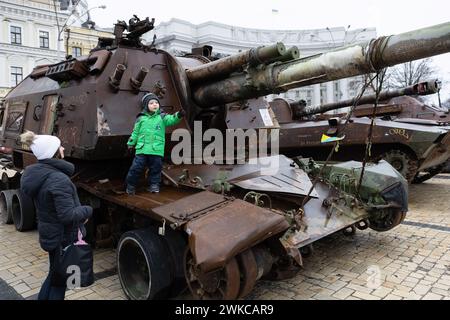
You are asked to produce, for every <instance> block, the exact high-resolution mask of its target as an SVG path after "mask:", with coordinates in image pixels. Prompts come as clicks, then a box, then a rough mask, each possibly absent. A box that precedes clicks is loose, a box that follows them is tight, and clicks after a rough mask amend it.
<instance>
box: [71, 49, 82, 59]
mask: <svg viewBox="0 0 450 320" xmlns="http://www.w3.org/2000/svg"><path fill="white" fill-rule="evenodd" d="M79 56H81V48H80V47H73V48H72V57H79Z"/></svg>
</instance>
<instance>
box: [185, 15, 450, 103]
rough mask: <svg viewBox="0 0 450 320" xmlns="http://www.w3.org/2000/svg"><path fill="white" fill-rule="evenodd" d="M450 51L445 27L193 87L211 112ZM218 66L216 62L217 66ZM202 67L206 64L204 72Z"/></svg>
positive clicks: (381, 39)
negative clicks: (212, 109) (235, 102)
mask: <svg viewBox="0 0 450 320" xmlns="http://www.w3.org/2000/svg"><path fill="white" fill-rule="evenodd" d="M449 51H450V22H447V23H443V24H440V25H435V26H431V27H428V28H423V29H418V30H415V31H410V32H406V33H402V34H398V35H392V36H387V37H379V38H377V39H373V40H371V41H369V42H367V43H364V44H355V45H352V46H347V47H343V48H339V49H336V50H333V51H330V52H326V53H321V54H318V55H314V56H310V57H305V58H301V59H297V60H293V61H287V62H282V63H280V62H277V63H274V64H270V65H267V66H263V67H262V68H261V67H258V68H248V69H247V70H246V72H245V74H244V73H242V74H238V75H233V76H231V77H229V78H226V79H223V80H220V81H216V82H212V83H209V84H207V85H202V86H197V87H195V86H194V90H193V97H194V100H195V101H196V102H197V104H198V105H199V106H202V107H210V106H215V105H223V104H226V103H230V102H234V101H239V100H243V99H250V98H256V97H260V96H265V95H267V94H272V93H280V92H284V91H287V90H289V89H292V88H297V87H302V86H308V85H311V84H316V83H323V82H327V81H332V80H337V79H342V78H347V77H352V76H357V75H361V74H367V73H372V72H376V71H378V70H381V69H383V68H385V67H390V66H393V65H396V64H399V63H404V62H407V61H411V60H417V59H422V58H426V57H430V56H434V55H438V54H442V53H446V52H449ZM218 63H220V60H219V61H218ZM206 66H207V65H205V67H206Z"/></svg>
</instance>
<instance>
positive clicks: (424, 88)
mask: <svg viewBox="0 0 450 320" xmlns="http://www.w3.org/2000/svg"><path fill="white" fill-rule="evenodd" d="M440 85H441V82H440V81H438V80H434V81H426V82H420V83H416V84H414V85H412V86H409V87H405V88H401V89H397V90H387V91H382V92H380V94H379V97H378V101H385V100H388V99H392V98H395V97H400V96H413V95H418V96H419V95H420V96H425V95H429V94H433V93H437V92H438V91H439V90H440ZM376 99H377V95H376V94H371V95H367V96H362V97H361V99H359V100H356V98H354V99H347V100H342V101H339V102H334V103H327V104H323V105H320V106H308V107H303V108H302V107H301V106H300V105H301V104H300V103H298V102H293V103H291V104H290V105H291V107H292V108H293V109H295V117H296V118H300V117H304V116H310V115H313V114H318V113H324V112H327V111H331V110H336V109H339V108H345V107H348V106H353V105H355V104H356V105H357V106H359V105H363V104H369V103H375V101H376Z"/></svg>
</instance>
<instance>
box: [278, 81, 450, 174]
mask: <svg viewBox="0 0 450 320" xmlns="http://www.w3.org/2000/svg"><path fill="white" fill-rule="evenodd" d="M438 89H439V87H438V82H436V81H430V82H422V83H418V84H415V85H413V86H410V87H406V88H402V89H398V90H394V91H383V92H381V93H380V96H379V99H380V100H379V101H380V103H379V105H377V109H376V110H375V115H376V116H377V119H376V120H375V123H374V128H373V135H372V146H371V153H370V157H369V160H371V161H379V160H380V159H383V160H386V161H388V162H389V163H390V164H391V165H393V166H394V168H395V169H397V170H398V171H399V172H400V173H401V174H402V175H403V176H404V177H405V178H406V179H407V180H408V181H409V182H413V183H420V182H423V181H425V180H427V179H429V178H431V177H433V176H434V175H436V174H438V173H439V172H441V170H442V169H443V167H444V166H445V164H446V162H447V160H448V159H449V157H450V133H448V129H449V127H448V126H446V125H447V121H448V119H449V118H448V112H447V113H445V112H444V111H443V110H436V108H432V107H429V106H426V105H425V104H423V103H420V102H419V101H418V100H416V99H414V98H412V97H409V96H407V95H426V94H432V93H435V92H437V90H438ZM387 99H388V100H387ZM375 100H376V95H368V96H363V97H362V98H361V99H360V100H359V101H356V99H349V100H345V101H341V102H336V103H330V104H325V105H321V106H309V107H308V106H306V105H304V103H303V104H302V103H301V102H302V101H297V102H290V101H287V100H285V99H281V98H277V99H275V100H274V101H272V102H271V107H272V110H273V111H274V112H275V114H276V115H277V117H278V119H279V121H281V122H282V123H281V124H280V125H281V136H280V150H281V151H282V153H284V154H287V155H289V156H298V155H302V156H306V157H313V158H314V159H316V160H325V159H326V158H327V157H328V154H329V153H330V151H331V149H332V148H333V146H330V144H328V143H323V142H322V141H321V137H322V134H326V135H328V136H332V137H343V136H345V138H344V139H343V140H342V141H340V142H339V149H338V150H339V151H338V152H336V153H335V154H334V155H333V159H332V160H336V161H347V160H360V161H362V160H363V159H364V156H365V148H366V143H367V136H368V133H369V130H370V126H371V119H370V118H371V117H372V114H373V112H374V108H373V106H374V105H373V103H374V102H375ZM402 101H403V102H406V103H401V102H402ZM392 102H394V103H392ZM395 102H397V103H395ZM368 103H372V105H368ZM352 105H356V108H355V110H354V112H353V113H352V118H351V120H350V121H349V123H348V124H347V125H344V123H345V121H344V120H345V118H346V116H347V113H340V114H326V113H323V112H327V111H331V110H337V109H340V108H344V107H349V106H352ZM369 117H370V118H369ZM425 117H427V118H428V119H425ZM280 119H283V120H280ZM344 127H345V129H344ZM344 130H345V132H344Z"/></svg>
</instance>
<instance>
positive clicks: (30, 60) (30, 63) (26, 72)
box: [23, 56, 35, 78]
mask: <svg viewBox="0 0 450 320" xmlns="http://www.w3.org/2000/svg"><path fill="white" fill-rule="evenodd" d="M34 67H35V59H34V58H33V57H30V56H28V57H27V68H28V70H24V72H23V78H25V77H26V76H27V75H29V74H30V73H31V71H33V69H34Z"/></svg>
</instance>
